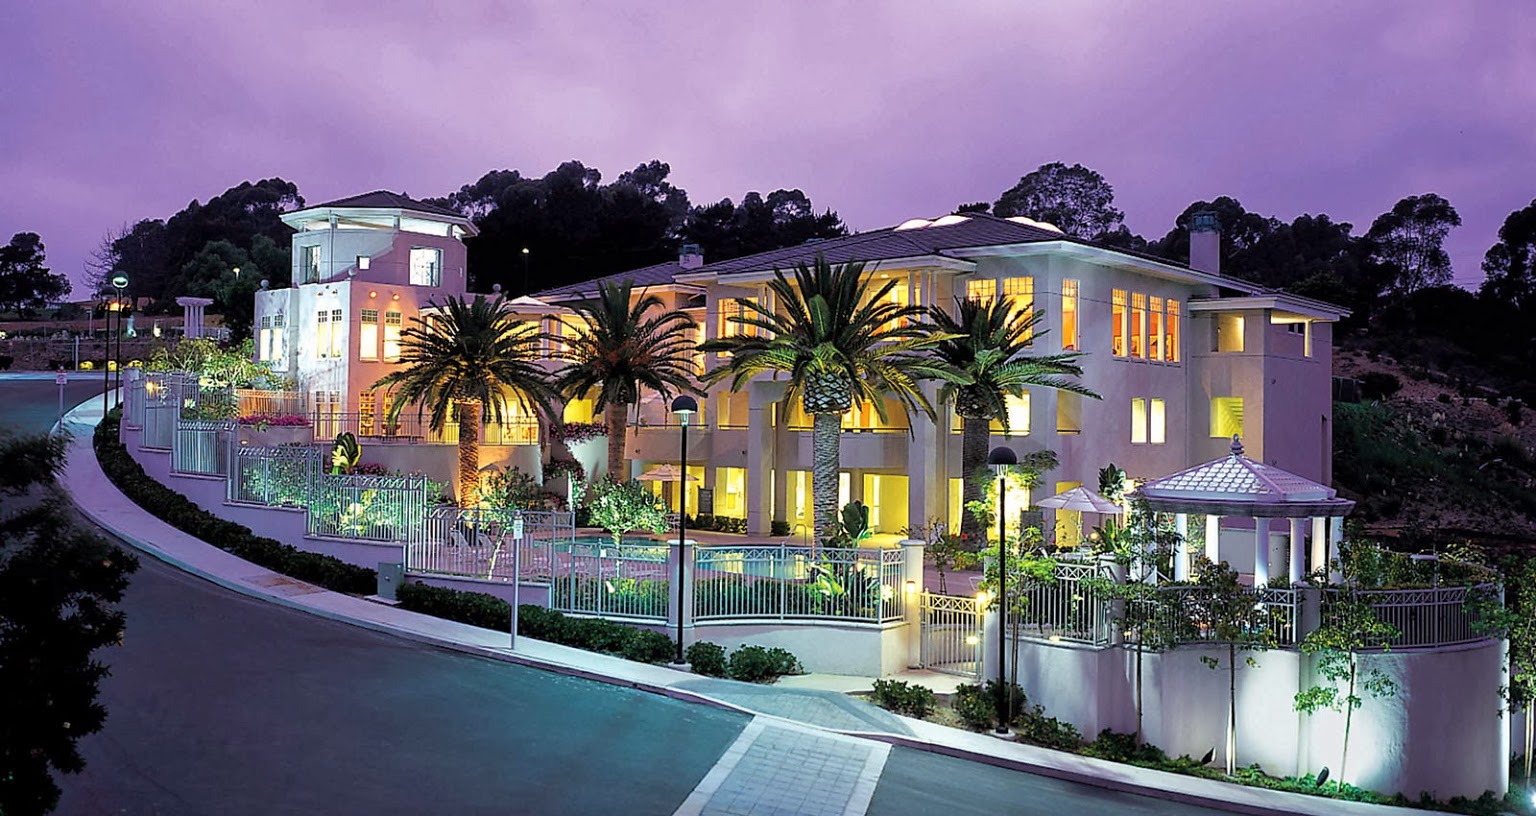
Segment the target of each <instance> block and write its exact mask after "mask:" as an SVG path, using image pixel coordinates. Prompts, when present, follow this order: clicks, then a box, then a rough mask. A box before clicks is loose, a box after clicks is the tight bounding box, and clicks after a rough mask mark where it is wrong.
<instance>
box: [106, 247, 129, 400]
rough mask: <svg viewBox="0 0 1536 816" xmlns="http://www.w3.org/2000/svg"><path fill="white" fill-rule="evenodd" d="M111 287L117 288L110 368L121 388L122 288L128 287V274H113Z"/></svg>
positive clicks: (109, 339) (108, 339) (109, 340)
mask: <svg viewBox="0 0 1536 816" xmlns="http://www.w3.org/2000/svg"><path fill="white" fill-rule="evenodd" d="M112 288H114V289H116V290H117V298H116V299H117V352H116V353H114V354H113V355H112V363H113V365H112V366H111V368H112V370H114V371H116V372H117V376H116V377H115V378H114V379H115V380H116V382H117V387H118V388H121V387H122V386H123V363H122V356H123V290H124V289H126V288H128V276H127V275H124V274H121V273H119V274H116V275H113V276H112ZM111 340H112V338H110V337H108V338H107V341H108V342H111Z"/></svg>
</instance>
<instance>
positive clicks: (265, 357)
mask: <svg viewBox="0 0 1536 816" xmlns="http://www.w3.org/2000/svg"><path fill="white" fill-rule="evenodd" d="M256 359H258V360H262V361H267V362H270V361H271V360H272V316H271V315H266V316H264V317H262V318H261V331H259V332H258V333H257V342H256Z"/></svg>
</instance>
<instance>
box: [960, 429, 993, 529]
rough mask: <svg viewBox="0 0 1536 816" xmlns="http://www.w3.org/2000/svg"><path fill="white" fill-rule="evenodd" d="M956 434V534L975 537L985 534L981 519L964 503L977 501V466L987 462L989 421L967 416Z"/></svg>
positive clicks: (979, 482)
mask: <svg viewBox="0 0 1536 816" xmlns="http://www.w3.org/2000/svg"><path fill="white" fill-rule="evenodd" d="M962 427H963V429H964V430H963V433H962V435H961V437H960V476H961V488H960V535H961V536H964V537H966V538H967V539H976V538H980V537H981V536H983V535H985V534H986V531H985V530H982V529H981V520H980V519H978V518H976V516H975V515H974V514H972V513H971V511H969V510H966V509H965V506H966V505H967V504H969V503H970V502H974V501H981V500H982V494H983V492H984V490H983V487H984V486H983V484H982V481H983V479H982V474H981V472H980V471H981V469H982V468H983V467H986V464H987V443H988V442H990V441H992V423H991V421H990V420H986V419H978V418H975V417H967V418H966V419H965V421H964V425H963V426H962Z"/></svg>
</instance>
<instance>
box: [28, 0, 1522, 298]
mask: <svg viewBox="0 0 1536 816" xmlns="http://www.w3.org/2000/svg"><path fill="white" fill-rule="evenodd" d="M0 30H3V31H5V32H6V37H5V41H6V43H5V47H4V48H3V49H0V99H3V100H4V102H5V110H6V114H5V116H4V119H3V124H0V190H3V191H4V193H3V195H0V233H3V235H0V241H3V240H6V239H8V238H9V237H10V235H11V234H12V233H14V232H18V231H22V230H30V231H35V232H38V233H40V234H41V235H42V237H43V240H44V242H45V243H46V244H47V247H48V254H49V260H50V263H51V265H52V266H53V267H54V268H55V269H57V270H59V271H63V272H67V273H70V274H72V275H75V276H76V277H78V271H79V269H80V265H81V262H82V260H83V259H84V258H85V256H86V254H87V253H88V252H89V250H90V249H91V248H92V247H93V246H95V245H96V244H97V243H98V242H99V240H100V239H101V237H102V235H103V234H105V233H106V232H107V231H109V230H113V229H116V228H118V227H120V226H122V225H123V224H125V223H131V222H133V221H135V220H137V219H140V218H145V217H161V218H164V217H168V216H170V215H171V214H172V213H174V212H175V211H177V210H178V209H180V208H182V207H183V206H185V205H186V204H187V203H188V202H189V201H191V200H192V199H194V198H196V199H199V200H207V199H208V198H209V197H211V196H213V195H216V194H218V193H219V192H222V191H223V190H224V189H225V188H227V187H230V186H232V185H234V184H238V183H239V182H240V181H242V180H246V179H251V180H255V179H259V178H263V177H268V176H282V177H284V178H287V179H289V180H291V181H294V182H295V183H297V184H298V186H299V190H300V191H301V192H302V193H303V194H304V196H305V197H306V198H307V199H308V200H309V201H311V202H320V201H324V200H327V199H331V198H337V197H340V196H345V195H351V194H354V193H358V192H364V191H367V190H372V189H376V188H389V189H394V190H398V191H405V192H408V193H409V194H411V195H413V196H418V197H425V196H431V195H440V194H444V193H447V192H450V191H452V190H455V189H457V188H458V187H459V186H460V185H463V184H466V183H468V182H472V181H474V180H475V179H477V178H479V177H480V175H482V174H483V173H484V172H486V171H487V170H490V169H493V168H503V167H510V168H515V169H518V170H521V171H522V172H524V173H525V174H534V175H541V174H543V173H545V172H547V171H549V170H551V169H553V168H554V167H555V166H556V165H557V164H559V163H560V162H561V161H564V160H566V159H572V158H575V159H580V160H581V161H583V162H584V163H586V164H587V165H588V166H595V167H597V168H599V169H601V170H602V171H603V174H604V177H605V179H612V178H614V177H615V176H617V175H618V174H619V173H620V172H622V171H623V170H625V169H628V168H631V167H633V166H635V165H636V164H639V163H641V162H643V161H646V160H649V159H652V158H660V159H662V160H664V161H667V162H669V163H670V164H671V165H672V169H673V180H674V182H675V183H676V184H678V185H679V186H682V187H683V188H685V189H687V190H688V192H689V195H690V197H691V199H692V200H693V201H694V202H695V203H699V202H708V201H715V200H718V199H720V198H722V197H725V196H730V197H731V198H733V199H736V200H739V199H740V196H741V194H742V193H744V192H745V191H747V190H760V191H763V192H764V193H766V192H769V191H771V190H773V189H776V188H779V187H799V188H801V189H803V190H805V192H806V193H807V194H808V195H809V196H810V197H811V199H812V200H813V201H814V202H815V203H816V204H817V205H818V206H820V207H832V208H834V209H836V210H837V211H838V212H839V213H840V214H841V215H842V216H843V218H844V219H845V220H846V221H847V223H848V225H849V226H850V227H851V228H853V229H856V230H857V229H870V228H875V227H881V226H887V225H890V224H893V223H896V222H899V221H901V220H903V219H906V218H909V217H914V216H934V215H938V214H941V213H944V212H948V211H949V210H951V209H952V208H953V207H954V206H955V205H957V204H960V203H963V202H968V201H977V200H987V201H992V200H995V199H996V198H997V195H998V194H999V193H1000V192H1002V191H1003V190H1005V189H1007V188H1008V187H1009V186H1011V185H1012V184H1013V183H1015V182H1016V181H1017V180H1018V178H1019V176H1021V175H1023V174H1024V173H1026V172H1029V171H1030V170H1033V169H1034V168H1036V167H1038V166H1039V165H1040V164H1042V163H1045V162H1049V161H1057V160H1060V161H1064V162H1067V163H1068V164H1071V163H1073V162H1081V163H1083V164H1085V165H1087V166H1089V167H1092V168H1094V169H1096V170H1098V171H1099V172H1101V173H1103V174H1104V176H1105V177H1106V178H1107V179H1108V180H1109V181H1110V183H1112V184H1113V185H1114V187H1115V192H1116V195H1117V199H1116V200H1117V203H1118V205H1119V206H1120V207H1121V208H1122V209H1123V210H1125V212H1126V221H1127V223H1128V225H1129V226H1130V227H1131V229H1133V230H1135V231H1137V232H1140V233H1142V234H1144V235H1146V236H1148V237H1150V238H1156V237H1160V236H1161V235H1162V234H1163V233H1164V232H1166V231H1167V230H1168V229H1169V227H1170V226H1171V224H1172V221H1173V218H1174V217H1175V216H1176V215H1177V214H1178V213H1179V212H1180V211H1181V210H1182V209H1183V208H1184V207H1185V206H1186V205H1188V204H1189V203H1190V202H1191V201H1193V200H1196V199H1199V198H1212V197H1215V196H1217V195H1223V194H1226V195H1233V196H1235V197H1237V198H1238V199H1239V200H1241V201H1242V202H1243V204H1244V205H1245V206H1246V207H1247V208H1248V209H1249V210H1252V211H1257V212H1261V213H1264V214H1266V215H1276V216H1278V217H1280V218H1282V219H1285V220H1289V219H1291V218H1293V217H1295V216H1296V215H1298V214H1300V213H1302V212H1312V213H1317V212H1326V213H1328V214H1329V215H1331V216H1333V217H1334V218H1336V219H1342V220H1346V221H1349V222H1351V223H1353V224H1355V226H1356V231H1357V232H1359V231H1363V230H1364V229H1365V228H1366V227H1368V226H1369V224H1370V221H1371V219H1373V218H1374V217H1375V216H1376V215H1378V214H1380V213H1381V212H1383V211H1385V210H1387V209H1389V208H1390V207H1391V206H1392V204H1393V203H1395V202H1396V201H1397V200H1398V199H1399V198H1401V197H1403V196H1406V195H1412V194H1417V193H1423V192H1431V191H1433V192H1437V193H1440V194H1441V195H1443V196H1445V197H1446V198H1448V199H1449V200H1450V201H1451V203H1452V204H1453V205H1455V206H1456V208H1457V209H1458V210H1459V211H1460V212H1461V215H1462V218H1463V220H1464V226H1463V227H1462V228H1461V229H1459V230H1456V231H1455V232H1453V233H1452V234H1451V238H1450V245H1451V250H1452V257H1453V259H1454V261H1455V264H1456V278H1457V281H1458V282H1460V283H1463V284H1465V285H1472V286H1475V285H1476V284H1477V283H1478V282H1480V281H1481V280H1482V277H1483V275H1482V272H1481V270H1480V268H1479V263H1480V262H1481V259H1482V255H1483V252H1485V251H1486V250H1487V248H1488V247H1489V246H1490V245H1492V243H1493V242H1494V241H1495V240H1496V233H1497V231H1498V227H1499V225H1500V224H1501V223H1502V222H1503V219H1504V217H1505V216H1506V215H1508V214H1509V213H1510V212H1511V211H1512V210H1515V209H1518V208H1520V207H1523V206H1525V205H1526V204H1528V203H1530V201H1531V200H1532V199H1533V198H1536V5H1533V4H1532V3H1531V2H1530V0H1507V1H1504V2H1495V0H1480V1H1479V2H1475V3H1446V2H1442V1H1441V0H1434V1H1433V2H1429V1H1423V2H1421V1H1418V0H1414V1H1413V2H1403V0H1381V1H1380V2H1368V1H1367V0H1341V1H1340V2H1310V1H1309V2H1302V3H1292V2H1285V3H1278V2H1277V3H1230V2H1193V0H1180V2H1170V3H1153V2H1145V3H1128V2H1114V3H1085V2H1076V1H1074V2H1071V3H1060V2H1058V3H1051V4H1027V3H1022V2H1005V3H990V4H983V3H963V4H935V3H932V2H926V3H881V4H836V3H773V4H767V3H760V4H750V5H748V4H740V3H697V4H684V3H634V2H625V3H612V4H578V3H573V2H551V3H547V4H533V5H526V6H518V5H514V4H511V3H495V4H492V3H471V2H467V0H455V2H452V3H437V4H428V3H421V2H415V1H414V0H413V2H379V1H378V0H370V1H369V2H355V3H340V2H334V3H332V2H327V3H314V2H305V3H289V2H265V1H264V2H250V3H238V4H235V3H223V2H204V1H203V0H186V1H185V2H176V1H174V0H169V1H167V2H156V1H154V0H143V2H137V3H116V2H100V3H80V2H74V0H66V1H65V2H60V1H59V0H50V2H47V3H28V4H24V3H19V2H7V3H4V4H0Z"/></svg>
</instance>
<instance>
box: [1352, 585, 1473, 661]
mask: <svg viewBox="0 0 1536 816" xmlns="http://www.w3.org/2000/svg"><path fill="white" fill-rule="evenodd" d="M1498 590H1499V586H1498V584H1496V583H1483V584H1477V585H1474V586H1448V587H1432V588H1426V589H1358V590H1356V589H1328V590H1324V592H1323V609H1322V614H1323V620H1324V621H1325V622H1327V621H1328V620H1329V617H1330V613H1331V611H1332V608H1333V607H1336V605H1337V601H1338V599H1339V598H1341V597H1343V596H1344V595H1345V594H1348V595H1351V596H1353V597H1354V598H1355V599H1356V600H1359V601H1362V602H1364V603H1365V604H1366V605H1368V606H1370V608H1371V611H1372V612H1374V613H1375V614H1376V619H1377V620H1379V621H1381V622H1382V623H1385V624H1387V625H1389V626H1391V627H1392V628H1394V629H1396V630H1397V631H1398V636H1397V637H1395V638H1392V639H1391V641H1389V642H1390V644H1391V646H1392V648H1395V649H1404V648H1413V647H1416V646H1451V645H1455V644H1458V643H1471V642H1474V641H1478V640H1484V639H1486V638H1487V637H1488V636H1487V635H1486V634H1481V633H1479V632H1478V631H1477V630H1476V628H1475V626H1474V624H1475V622H1476V621H1475V620H1474V618H1473V616H1472V615H1471V614H1469V613H1468V611H1467V608H1466V602H1467V598H1468V596H1469V595H1470V594H1472V593H1496V592H1498Z"/></svg>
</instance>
